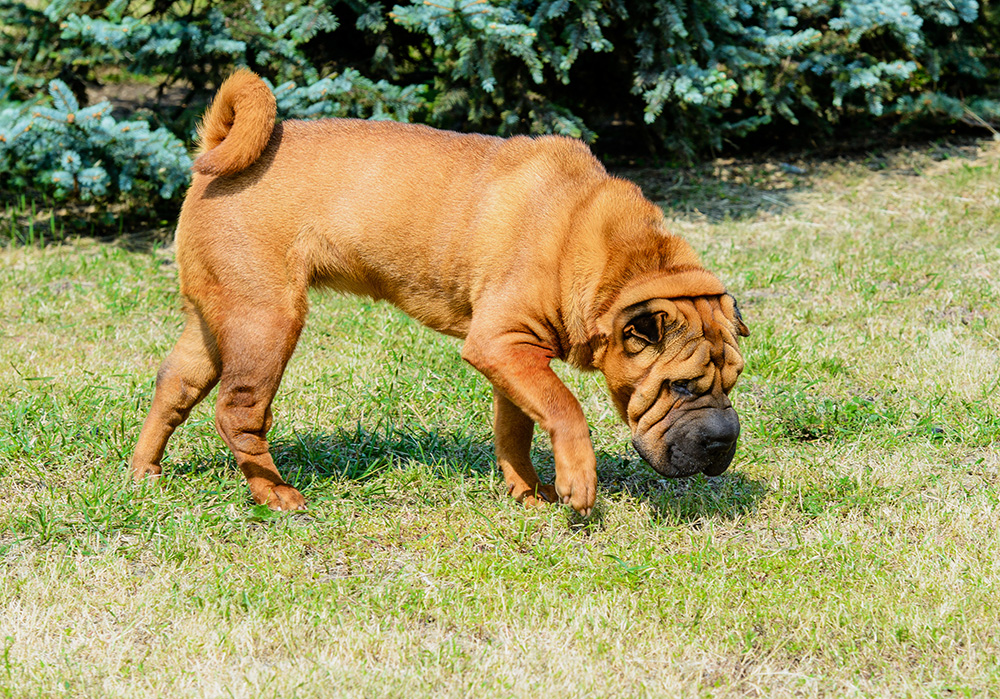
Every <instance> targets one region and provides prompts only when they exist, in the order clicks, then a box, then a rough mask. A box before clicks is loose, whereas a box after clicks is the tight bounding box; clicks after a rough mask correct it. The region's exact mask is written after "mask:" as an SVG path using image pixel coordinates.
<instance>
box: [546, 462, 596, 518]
mask: <svg viewBox="0 0 1000 699" xmlns="http://www.w3.org/2000/svg"><path fill="white" fill-rule="evenodd" d="M555 490H556V493H557V494H558V495H559V499H560V501H561V502H562V503H563V504H565V505H569V506H570V507H572V508H573V509H574V510H576V511H577V512H579V513H580V514H581V515H583V516H584V517H587V516H589V515H590V511H591V510H593V509H594V502H595V501H596V500H597V474H596V472H594V471H592V470H591V471H589V472H588V471H587V470H586V469H583V470H581V471H578V472H576V473H573V474H571V475H570V476H569V477H561V476H560V475H559V474H558V473H557V474H556V487H555Z"/></svg>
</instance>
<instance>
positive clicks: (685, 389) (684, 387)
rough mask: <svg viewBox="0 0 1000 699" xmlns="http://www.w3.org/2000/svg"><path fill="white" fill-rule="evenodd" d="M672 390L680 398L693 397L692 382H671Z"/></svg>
mask: <svg viewBox="0 0 1000 699" xmlns="http://www.w3.org/2000/svg"><path fill="white" fill-rule="evenodd" d="M670 389H671V390H672V391H673V392H674V393H676V394H677V395H679V396H693V395H694V391H692V390H691V382H690V381H671V382H670Z"/></svg>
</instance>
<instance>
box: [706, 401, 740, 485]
mask: <svg viewBox="0 0 1000 699" xmlns="http://www.w3.org/2000/svg"><path fill="white" fill-rule="evenodd" d="M739 436H740V419H739V417H737V416H736V411H735V410H731V409H730V410H718V411H713V412H712V413H711V414H710V415H708V416H706V417H705V418H703V419H702V420H701V422H700V423H699V424H698V436H697V440H698V442H699V443H700V445H701V450H702V454H703V455H704V457H703V458H704V464H705V466H704V473H705V475H708V476H717V475H719V474H720V473H722V472H723V471H725V470H726V469H727V468H729V463H730V462H731V461H732V460H733V454H735V453H736V440H737V438H738V437H739Z"/></svg>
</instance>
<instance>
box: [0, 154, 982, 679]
mask: <svg viewBox="0 0 1000 699" xmlns="http://www.w3.org/2000/svg"><path fill="white" fill-rule="evenodd" d="M875 161H877V162H875ZM875 161H873V160H872V159H858V160H844V161H840V162H804V163H796V166H797V167H798V168H801V169H802V170H805V171H806V174H788V173H790V172H796V173H797V171H795V170H793V169H789V168H784V169H783V168H782V167H780V166H778V165H777V164H769V163H764V164H744V163H729V162H718V163H715V164H713V165H712V166H710V167H706V168H705V169H704V170H701V171H688V172H685V173H684V177H683V178H679V177H678V175H677V173H674V172H652V171H644V172H641V173H632V174H633V175H634V176H635V177H637V178H638V179H639V180H640V181H641V182H642V184H643V185H644V186H645V187H646V189H647V191H649V192H650V193H651V194H652V196H654V197H657V198H658V199H660V200H661V201H663V202H664V205H665V206H667V207H668V216H670V217H671V218H672V219H673V224H672V225H673V228H674V229H675V230H676V231H677V232H679V233H681V234H682V235H684V236H685V237H687V238H688V239H689V240H690V241H691V242H692V244H693V245H694V246H695V247H696V249H698V250H700V251H702V253H703V257H704V259H705V261H706V263H707V264H708V266H710V267H711V268H713V269H715V270H716V271H718V272H719V274H720V276H721V277H722V278H723V279H724V280H726V282H727V283H728V284H729V286H730V288H731V290H732V291H733V293H734V295H735V296H736V297H737V298H738V299H739V300H740V304H741V308H742V309H743V313H744V316H745V318H746V320H747V322H748V324H749V325H750V327H751V331H752V335H751V336H750V337H749V338H748V339H747V340H746V342H745V345H744V347H745V354H746V359H747V369H746V371H745V374H744V377H743V379H742V380H741V383H740V385H739V386H738V389H737V391H736V392H735V396H734V402H735V403H736V405H737V407H738V409H739V411H740V414H741V418H742V422H743V435H742V437H741V445H740V448H739V451H738V452H737V456H736V459H735V461H734V464H733V467H732V468H731V470H730V471H729V472H728V473H727V474H725V475H724V476H722V477H719V478H711V479H709V478H704V477H696V478H693V479H690V480H685V481H664V480H662V479H660V478H659V477H658V476H657V475H656V474H655V473H654V472H653V471H651V470H650V469H649V468H648V467H646V466H645V465H644V464H643V463H642V462H641V461H640V460H639V458H638V457H637V456H636V455H635V454H634V452H632V451H631V449H630V447H629V435H628V432H627V429H626V428H625V427H624V426H623V425H621V424H619V423H618V420H617V418H616V416H615V414H614V412H613V410H612V408H611V406H610V402H609V401H608V399H607V397H606V395H605V392H604V388H603V386H602V384H601V381H600V378H599V377H598V376H592V375H583V374H579V373H576V372H573V371H571V370H568V369H566V368H565V367H561V368H558V371H559V373H560V375H561V376H563V377H564V378H565V380H566V381H567V383H568V384H570V386H571V387H572V388H573V390H574V391H575V392H576V393H577V394H578V395H579V396H580V399H581V403H582V404H583V406H584V410H585V412H586V413H587V415H588V418H589V420H590V422H591V425H592V430H593V434H594V439H595V445H596V448H597V451H598V462H599V474H600V493H599V497H598V507H597V510H596V512H595V514H594V515H593V516H592V517H591V518H589V519H587V520H584V519H581V518H579V517H578V516H576V515H574V514H572V513H570V512H569V511H567V510H566V509H565V508H562V507H556V506H549V507H545V508H540V509H533V510H524V509H522V508H521V507H520V506H518V505H517V504H516V503H513V502H511V501H509V500H508V499H507V498H506V497H505V496H504V495H503V492H502V491H503V488H502V482H501V478H500V477H499V475H498V474H497V473H496V472H495V467H494V465H493V462H492V444H491V435H490V429H489V410H490V398H489V388H488V385H487V383H486V381H485V380H484V379H482V378H481V377H480V376H478V375H477V374H476V372H475V371H474V370H472V369H471V368H470V367H468V366H467V365H465V364H464V363H463V362H462V361H461V360H460V358H459V356H458V352H459V345H458V343H456V342H455V341H453V340H449V339H446V338H443V337H440V336H437V335H435V334H433V333H432V332H430V331H427V330H425V329H423V328H421V327H420V326H418V325H416V324H415V323H413V322H412V321H410V320H409V319H407V318H405V317H404V316H402V315H401V314H399V313H397V312H396V311H394V310H393V309H391V308H389V307H387V306H384V305H380V304H373V303H370V302H367V301H362V300H357V299H351V298H341V297H336V296H330V295H326V296H324V295H319V294H317V295H316V296H314V297H313V302H314V305H313V310H312V313H311V315H310V318H309V323H308V327H307V329H306V332H305V334H304V336H303V339H302V342H301V344H300V347H299V349H298V351H297V353H296V355H295V357H294V358H293V360H292V362H291V364H290V366H289V369H288V373H287V374H286V377H285V380H284V383H283V384H282V388H281V391H280V393H279V395H278V398H277V401H276V404H275V414H276V424H275V428H274V430H273V431H272V441H273V444H274V452H275V456H276V460H277V461H278V463H279V466H280V467H281V469H282V471H283V473H284V474H285V475H286V476H287V477H288V478H289V479H290V480H291V481H292V482H293V483H294V484H295V485H297V486H298V487H299V488H300V489H301V490H302V491H303V492H304V494H305V495H306V497H307V498H308V500H309V503H310V507H309V510H308V511H307V512H306V513H304V514H291V515H288V514H275V513H271V512H269V511H267V510H266V509H264V508H261V507H257V506H254V505H253V504H252V503H251V502H250V500H249V498H248V493H247V489H246V487H245V486H244V484H243V480H242V477H241V476H240V475H239V473H238V471H237V470H236V468H235V466H234V463H233V460H232V458H231V456H230V455H229V453H228V452H227V451H226V450H225V449H224V447H223V445H222V443H221V440H220V439H219V438H218V436H217V435H216V433H215V429H214V424H213V416H212V411H211V403H212V400H211V399H209V400H208V401H206V403H205V404H203V405H202V406H200V407H199V408H198V409H196V410H195V412H194V414H193V415H192V417H191V419H190V420H189V421H188V422H187V423H186V424H185V426H184V427H183V428H181V430H180V431H179V432H178V433H177V434H176V435H175V437H174V439H173V440H172V442H171V445H170V450H169V453H168V457H167V459H166V460H165V462H164V467H165V473H166V477H165V478H164V479H162V481H161V483H160V485H155V486H143V487H139V488H134V487H133V486H131V485H130V484H129V483H128V481H127V478H126V476H127V472H126V463H127V459H128V457H129V454H130V452H131V448H132V445H133V443H134V440H135V438H136V435H137V433H138V428H139V425H140V423H141V420H142V418H143V417H144V414H145V410H146V408H147V406H148V403H149V399H150V396H151V392H152V383H153V376H154V374H155V371H156V367H157V366H158V364H159V361H160V360H161V359H162V357H163V356H164V355H165V353H166V352H167V351H168V350H169V348H170V347H171V345H172V343H173V341H174V340H175V338H176V336H177V334H178V332H179V325H180V314H179V310H178V308H179V301H178V298H177V295H176V269H175V267H174V266H173V262H172V257H171V255H170V253H169V250H164V249H161V248H160V247H158V246H157V244H156V243H155V242H150V241H149V240H148V239H146V240H145V241H142V240H140V241H137V240H136V239H135V237H134V236H124V237H122V238H120V239H119V240H118V241H117V242H98V241H94V240H87V239H70V240H68V241H63V242H59V243H53V242H52V241H53V238H52V237H50V236H49V235H48V234H46V237H45V240H44V242H43V241H42V240H41V238H40V237H39V236H38V234H37V231H36V233H35V234H33V235H32V236H28V235H27V234H26V232H25V230H24V227H23V226H24V221H26V220H27V219H28V218H30V217H29V216H28V215H27V213H26V212H27V210H28V209H29V208H30V205H24V204H18V207H19V209H18V211H19V212H20V213H19V214H18V216H14V217H13V218H10V220H12V221H15V223H16V226H15V225H14V224H11V231H12V233H10V234H5V233H4V232H3V231H0V241H4V247H3V248H2V249H0V323H2V324H0V367H2V369H0V503H2V504H0V696H10V697H55V696H60V697H61V696H66V697H70V696H72V697H202V696H212V697H215V696H218V697H283V698H284V697H318V696H347V697H383V696H398V697H409V696H434V697H468V696H475V697H479V696H495V697H508V696H511V697H536V696H541V695H545V696H557V697H647V696H648V697H654V696H655V697H659V696H677V697H691V696H705V697H709V696H711V697H744V696H772V697H792V696H796V697H797V696H806V697H809V696H831V697H832V696H836V697H841V696H894V697H895V696H903V697H905V696H914V697H955V696H962V697H977V696H981V697H987V696H996V695H998V694H1000V640H998V638H1000V636H998V633H997V631H998V629H1000V604H997V599H1000V455H998V442H1000V409H998V407H1000V398H998V389H1000V184H998V183H1000V150H997V149H996V148H995V147H986V146H984V147H983V149H981V150H980V149H977V148H973V147H968V148H965V149H953V150H950V151H941V150H924V151H905V152H903V151H897V152H893V153H887V154H882V155H880V156H878V158H876V159H875ZM873 162H874V163H875V165H873ZM876 165H877V167H876ZM18 221H20V222H21V223H17V222H18ZM49 225H50V226H51V225H53V224H49ZM15 227H16V228H17V229H16V230H15ZM53 230H57V229H53ZM56 239H59V236H56ZM535 456H536V460H537V462H538V464H539V465H540V471H541V472H543V473H544V474H546V475H547V476H548V477H550V478H551V473H552V457H551V453H550V451H549V446H548V444H547V442H546V440H545V438H544V436H542V435H539V436H538V437H537V438H536V454H535Z"/></svg>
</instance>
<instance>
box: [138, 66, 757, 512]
mask: <svg viewBox="0 0 1000 699" xmlns="http://www.w3.org/2000/svg"><path fill="white" fill-rule="evenodd" d="M275 118H276V105H275V98H274V96H273V94H272V93H271V90H270V89H269V88H268V87H267V85H266V84H265V83H264V82H263V81H262V80H261V79H260V78H259V77H258V76H256V75H255V74H253V73H252V72H250V71H248V70H241V71H238V72H236V73H234V74H233V75H232V76H230V77H229V78H228V79H227V80H226V81H225V82H224V83H223V84H222V86H221V87H220V89H219V91H218V93H217V95H216V97H215V99H214V101H213V102H212V104H211V106H210V107H209V109H208V110H207V112H206V114H205V116H204V120H203V122H202V124H201V127H200V128H199V139H200V155H198V157H197V158H196V159H195V161H194V164H193V166H192V170H193V177H192V182H191V186H190V189H189V190H188V192H187V195H186V197H185V200H184V204H183V206H182V209H181V213H180V217H179V220H178V224H177V231H176V254H177V263H178V267H179V277H180V291H181V295H182V296H183V299H184V306H183V308H184V314H185V316H186V324H185V326H184V329H183V331H182V332H181V335H180V338H179V340H178V341H177V344H176V346H175V347H174V349H173V350H172V351H171V352H170V354H169V356H168V357H167V358H166V360H164V362H163V364H162V366H161V367H160V370H159V372H158V374H157V377H156V389H155V392H154V396H153V402H152V406H151V409H150V412H149V415H148V416H147V418H146V420H145V422H144V424H143V427H142V431H141V433H140V435H139V439H138V442H137V444H136V448H135V452H134V453H133V456H132V467H131V472H132V476H133V478H134V479H135V480H136V481H139V480H141V479H143V478H144V477H147V476H150V475H158V474H160V473H161V466H160V461H161V459H162V457H163V453H164V450H165V448H166V444H167V440H168V439H169V438H170V435H171V434H172V433H173V431H174V430H175V429H176V428H177V427H178V426H179V425H180V424H181V423H182V422H183V421H184V420H185V418H186V417H187V416H188V414H189V412H190V411H191V409H192V408H193V407H194V406H195V404H197V403H198V402H199V401H200V400H202V399H203V398H204V397H205V396H206V395H207V394H208V393H209V391H210V390H211V389H212V388H213V387H214V386H215V385H216V384H218V386H219V390H218V398H217V402H216V416H215V423H216V427H217V429H218V432H219V434H220V435H221V436H222V439H223V440H224V441H225V443H226V444H227V445H228V446H229V448H230V449H231V450H232V452H233V454H234V455H235V457H236V462H237V464H238V465H239V467H240V469H241V471H242V472H243V474H244V475H245V477H246V480H247V483H248V485H249V488H250V493H251V495H252V496H253V499H254V500H255V501H256V502H257V503H262V504H263V503H266V504H267V505H269V506H270V507H271V508H273V509H280V510H295V509H301V508H303V507H305V500H304V498H303V497H302V495H301V493H299V491H298V490H296V489H295V488H293V487H292V486H291V485H289V484H288V483H286V482H285V481H284V480H283V479H282V478H281V476H280V475H279V473H278V470H277V468H276V467H275V465H274V461H273V460H272V458H271V454H270V452H269V449H268V442H267V433H268V430H269V429H270V427H271V423H272V415H271V402H272V400H273V398H274V395H275V392H276V391H277V389H278V384H279V382H280V380H281V376H282V373H283V372H284V369H285V365H286V363H287V362H288V360H289V358H290V357H291V355H292V352H293V351H294V350H295V345H296V342H297V341H298V338H299V334H300V332H301V331H302V327H303V324H304V322H305V318H306V311H307V305H308V302H307V289H309V288H310V287H312V286H320V287H327V288H330V289H333V290H336V291H340V292H347V293H351V294H359V295H363V296H368V297H371V298H373V299H376V300H385V301H388V302H389V303H392V304H394V305H395V306H397V307H398V308H400V309H402V310H403V311H404V312H406V313H407V314H409V315H410V316H412V317H413V318H415V319H416V320H418V321H419V322H421V323H423V324H424V325H427V326H429V327H431V328H433V329H434V330H437V331H439V332H441V333H444V334H445V335H450V336H453V337H456V338H461V339H463V340H464V344H463V346H462V357H463V359H465V360H466V361H468V362H469V363H470V364H471V365H472V366H473V367H475V368H476V369H477V370H479V371H480V372H481V373H482V374H483V375H484V376H486V378H487V379H489V381H490V383H491V384H492V386H493V428H494V436H495V449H496V460H497V463H498V465H499V467H500V469H501V471H502V472H503V476H504V479H505V481H506V485H507V490H508V492H509V494H510V495H512V496H513V497H514V498H516V499H517V500H518V501H519V502H523V503H526V504H534V503H538V502H541V501H549V502H563V503H566V504H568V505H570V506H571V507H572V508H573V509H575V510H576V511H578V512H580V513H581V514H583V515H588V514H589V513H590V512H591V509H592V508H593V506H594V502H595V498H596V492H597V474H596V458H595V455H594V449H593V446H592V444H591V440H590V431H589V428H588V426H587V421H586V419H585V417H584V414H583V411H582V410H581V408H580V404H579V402H578V401H577V400H576V399H575V398H574V396H573V395H572V393H570V391H569V390H568V389H567V388H566V386H565V385H564V384H563V383H562V382H561V381H560V380H559V378H558V377H557V376H556V374H555V373H553V371H552V369H551V367H550V362H551V361H552V360H553V359H559V360H562V361H565V362H567V363H569V364H570V365H572V366H575V367H578V368H580V369H583V370H598V371H601V372H602V373H603V374H604V376H605V377H606V379H607V384H608V387H609V389H610V395H611V400H612V402H613V403H614V405H615V408H616V409H617V411H618V413H619V414H620V415H621V417H622V419H623V420H624V421H625V422H626V423H627V424H628V426H629V428H630V429H631V432H632V436H633V439H632V441H633V444H634V446H635V449H636V450H637V451H638V453H639V454H640V455H641V456H642V457H643V458H644V459H645V460H646V461H647V462H648V463H649V464H650V465H651V466H652V467H653V468H654V469H655V470H656V471H658V472H659V473H661V474H663V475H665V476H670V477H676V476H688V475H692V474H695V473H699V472H703V473H706V474H708V475H716V474H719V473H721V472H723V471H725V470H726V468H728V466H729V464H730V462H731V460H732V458H733V454H734V451H735V449H736V441H737V437H738V435H739V431H740V423H739V418H738V417H737V414H736V412H735V410H734V409H733V407H732V405H731V404H730V401H729V398H728V394H729V392H730V390H731V389H732V388H733V386H734V384H735V383H736V380H737V377H738V376H739V374H740V372H741V371H742V369H743V358H742V356H741V354H740V350H739V337H741V336H745V335H747V334H748V330H747V327H746V325H745V324H744V323H743V320H742V318H741V317H740V313H739V310H738V308H737V306H736V302H735V301H734V300H733V298H732V296H730V295H729V294H728V293H727V292H726V288H725V286H724V285H723V284H722V283H721V282H720V281H719V279H718V278H717V277H716V276H715V275H714V274H712V273H711V272H709V271H707V270H706V269H704V267H703V266H702V265H701V263H700V261H699V258H698V256H697V255H696V254H695V252H694V251H693V250H692V248H691V247H690V246H689V245H688V244H687V243H686V242H685V241H683V240H682V239H681V238H679V237H677V236H675V235H672V234H670V233H669V232H668V231H667V230H666V227H665V224H664V218H663V212H662V211H661V210H660V209H659V208H658V207H657V206H655V205H654V204H652V203H651V202H650V201H648V200H647V199H645V198H644V197H643V195H642V193H641V191H640V190H639V188H638V187H637V186H636V185H634V184H632V183H631V182H628V181H625V180H622V179H619V178H616V177H613V176H611V175H609V174H608V173H607V171H606V170H605V169H604V167H603V166H602V165H601V164H600V163H599V162H598V160H597V159H596V158H595V157H594V156H593V155H592V153H591V152H590V149H589V148H587V146H586V145H584V144H583V143H581V142H579V141H576V140H573V139H569V138H564V137H560V136H541V137H535V138H530V137H525V136H515V137H512V138H507V139H504V138H499V137H492V136H484V135H479V134H461V133H455V132H449V131H441V130H436V129H432V128H429V127H427V126H422V125H415V124H399V123H392V122H381V121H364V120H355V119H326V120H318V121H309V122H306V121H284V122H281V123H275ZM535 423H537V424H538V425H539V426H541V428H542V429H544V430H545V431H546V432H547V433H548V434H549V435H550V437H551V441H552V452H553V456H554V459H555V483H554V484H546V483H542V482H541V481H540V480H539V478H538V475H537V474H536V473H535V469H534V467H533V465H532V463H531V458H530V447H531V440H532V435H533V426H534V424H535Z"/></svg>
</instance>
